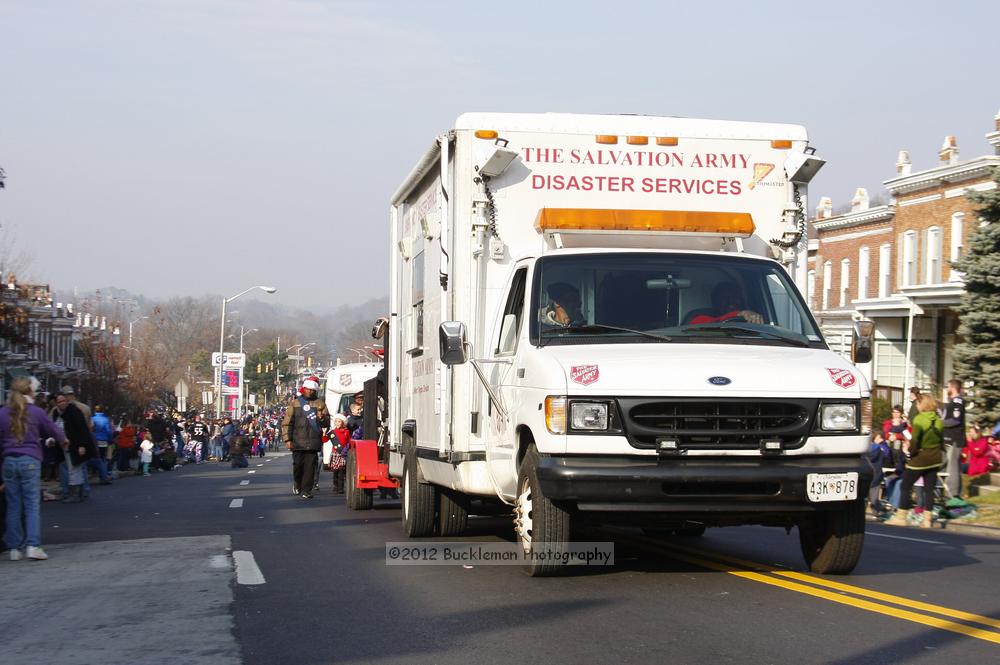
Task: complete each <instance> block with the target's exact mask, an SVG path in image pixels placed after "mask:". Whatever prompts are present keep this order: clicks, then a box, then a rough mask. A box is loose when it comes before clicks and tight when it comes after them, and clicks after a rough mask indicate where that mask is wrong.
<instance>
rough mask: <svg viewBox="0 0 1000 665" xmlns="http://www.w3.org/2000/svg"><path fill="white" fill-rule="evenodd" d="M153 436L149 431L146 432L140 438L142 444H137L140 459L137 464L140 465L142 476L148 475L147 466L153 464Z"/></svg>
mask: <svg viewBox="0 0 1000 665" xmlns="http://www.w3.org/2000/svg"><path fill="white" fill-rule="evenodd" d="M153 447H154V444H153V435H152V433H151V432H150V431H149V430H146V434H145V435H144V436H143V437H142V443H141V444H139V450H141V451H142V452H141V457H140V459H139V462H140V463H141V464H142V475H144V476H148V475H149V465H150V464H152V463H153Z"/></svg>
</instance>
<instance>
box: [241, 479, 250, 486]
mask: <svg viewBox="0 0 1000 665" xmlns="http://www.w3.org/2000/svg"><path fill="white" fill-rule="evenodd" d="M249 484H250V481H249V480H241V481H240V485H249Z"/></svg>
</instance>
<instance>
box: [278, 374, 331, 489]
mask: <svg viewBox="0 0 1000 665" xmlns="http://www.w3.org/2000/svg"><path fill="white" fill-rule="evenodd" d="M318 393H319V380H318V379H317V378H316V377H314V376H310V377H309V378H308V379H306V380H305V381H303V382H302V387H301V388H300V389H299V396H298V397H296V398H294V399H292V400H291V402H289V404H288V408H287V409H286V410H285V417H284V419H283V420H282V422H281V434H282V437H283V438H284V440H285V447H286V448H288V449H289V450H291V451H292V473H293V482H292V492H293V493H294V494H298V495H299V496H301V497H302V498H304V499H311V498H312V492H313V479H314V477H315V474H316V464H317V462H318V457H319V453H320V452H322V450H323V432H324V431H325V430H326V429H327V428H328V427H329V426H330V412H329V411H327V409H326V403H325V402H324V401H323V400H321V399H319V396H318Z"/></svg>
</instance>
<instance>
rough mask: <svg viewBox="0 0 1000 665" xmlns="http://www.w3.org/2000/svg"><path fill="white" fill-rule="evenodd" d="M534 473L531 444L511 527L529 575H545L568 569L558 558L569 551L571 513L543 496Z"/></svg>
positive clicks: (535, 465)
mask: <svg viewBox="0 0 1000 665" xmlns="http://www.w3.org/2000/svg"><path fill="white" fill-rule="evenodd" d="M537 472H538V451H537V450H536V449H535V447H534V446H531V447H530V448H529V449H528V452H527V453H526V454H525V456H524V460H522V462H521V468H520V470H519V471H518V478H517V501H516V503H515V505H514V530H515V531H516V532H517V539H518V542H519V543H520V544H521V548H522V549H523V550H524V553H525V555H526V556H528V557H529V559H528V563H527V564H526V566H525V572H527V573H528V574H529V575H531V576H532V577H546V576H550V575H557V574H560V573H564V572H566V570H567V566H565V565H560V564H559V563H557V561H558V560H559V557H560V556H561V555H562V554H564V553H565V552H566V551H567V550H568V541H569V538H570V513H569V511H567V510H566V509H565V508H562V507H560V506H558V505H556V504H555V503H553V502H552V500H551V499H550V498H548V497H547V496H545V493H544V492H542V489H541V485H540V484H539V482H538V473H537Z"/></svg>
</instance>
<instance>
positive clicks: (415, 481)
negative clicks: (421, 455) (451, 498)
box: [402, 448, 438, 538]
mask: <svg viewBox="0 0 1000 665" xmlns="http://www.w3.org/2000/svg"><path fill="white" fill-rule="evenodd" d="M419 473H420V472H419V470H418V469H417V454H416V451H415V450H414V449H412V448H411V449H410V450H409V452H407V453H406V459H405V460H404V461H403V482H402V491H403V496H402V504H403V511H402V512H403V531H404V532H405V533H406V535H407V537H408V538H425V537H427V536H432V535H434V526H435V520H434V518H435V517H437V504H438V490H437V487H435V486H434V485H427V484H424V483H421V482H420V477H419Z"/></svg>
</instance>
